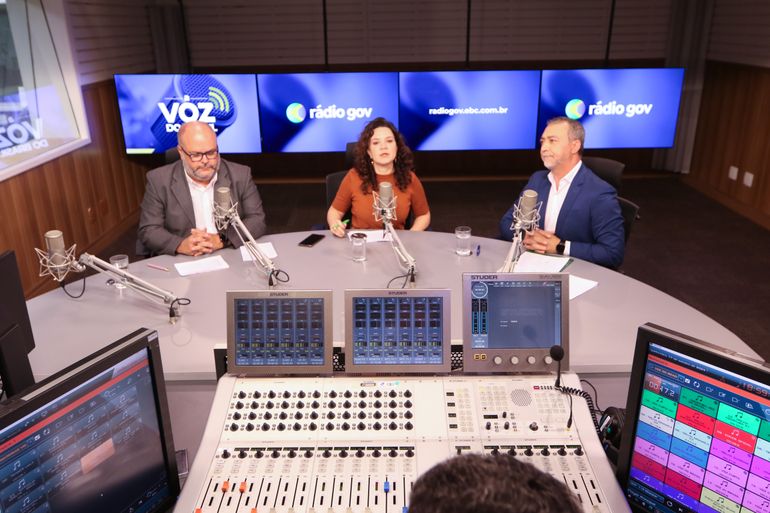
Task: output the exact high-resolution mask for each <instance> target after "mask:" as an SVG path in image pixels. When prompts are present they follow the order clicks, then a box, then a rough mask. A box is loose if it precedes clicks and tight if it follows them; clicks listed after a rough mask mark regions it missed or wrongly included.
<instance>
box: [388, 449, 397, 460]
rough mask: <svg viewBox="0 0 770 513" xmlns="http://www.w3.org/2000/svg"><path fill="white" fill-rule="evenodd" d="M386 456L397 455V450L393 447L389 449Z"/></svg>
mask: <svg viewBox="0 0 770 513" xmlns="http://www.w3.org/2000/svg"><path fill="white" fill-rule="evenodd" d="M388 456H390V457H391V458H395V457H396V456H398V451H396V450H395V449H391V450H390V452H388Z"/></svg>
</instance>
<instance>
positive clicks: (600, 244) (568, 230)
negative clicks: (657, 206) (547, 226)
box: [500, 164, 625, 269]
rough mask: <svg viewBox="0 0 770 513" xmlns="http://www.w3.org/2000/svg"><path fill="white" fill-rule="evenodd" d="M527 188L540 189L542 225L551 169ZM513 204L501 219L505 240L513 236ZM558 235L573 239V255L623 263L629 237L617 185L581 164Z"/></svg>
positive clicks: (611, 263)
mask: <svg viewBox="0 0 770 513" xmlns="http://www.w3.org/2000/svg"><path fill="white" fill-rule="evenodd" d="M524 189H525V190H526V189H533V190H535V191H537V197H538V200H539V201H542V202H543V205H542V207H541V208H540V216H541V217H540V228H543V223H544V222H545V210H546V206H547V203H548V193H549V192H550V191H551V182H549V181H548V171H547V170H543V171H537V172H536V173H534V174H533V175H532V176H531V177H530V179H529V182H528V183H527V185H526V187H524ZM512 223H513V207H511V208H510V209H509V210H508V212H506V213H505V215H504V216H503V218H502V219H501V220H500V233H501V235H502V237H503V238H504V239H505V240H512V239H513V230H511V224H512ZM556 236H557V237H559V239H561V240H563V241H565V242H566V241H570V256H574V257H576V258H580V259H582V260H588V261H589V262H594V263H596V264H599V265H603V266H605V267H610V268H613V269H617V268H618V267H620V264H621V263H623V252H624V249H625V240H624V232H623V216H622V215H621V213H620V204H619V203H618V198H617V193H616V191H615V189H614V188H613V187H612V186H611V185H610V184H608V183H607V182H605V181H604V180H602V179H601V178H599V177H598V176H596V175H595V174H594V173H593V171H591V170H590V169H589V168H587V167H586V166H585V164H583V165H581V166H580V169H579V170H578V172H577V174H576V175H575V178H574V180H573V181H572V184H571V185H570V187H569V192H567V197H566V198H565V200H564V204H563V205H562V207H561V211H560V212H559V217H558V219H557V220H556Z"/></svg>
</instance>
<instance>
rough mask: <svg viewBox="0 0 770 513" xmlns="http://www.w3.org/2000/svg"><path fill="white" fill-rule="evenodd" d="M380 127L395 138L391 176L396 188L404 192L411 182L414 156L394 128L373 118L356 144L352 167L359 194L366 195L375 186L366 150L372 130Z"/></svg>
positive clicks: (372, 167) (384, 121)
mask: <svg viewBox="0 0 770 513" xmlns="http://www.w3.org/2000/svg"><path fill="white" fill-rule="evenodd" d="M380 127H385V128H389V129H390V131H391V132H393V136H394V137H395V138H396V148H398V151H397V152H396V160H395V161H394V162H393V174H394V177H395V179H396V186H398V188H399V189H401V190H402V191H403V190H406V188H407V187H408V186H409V184H410V183H411V181H412V171H413V170H414V156H413V155H412V150H410V149H409V146H407V145H406V141H404V136H402V135H401V132H399V131H398V129H397V128H396V126H395V125H394V124H393V123H391V122H390V121H388V120H387V119H385V118H375V119H373V120H372V121H370V122H369V123H368V124H367V125H366V126H365V127H364V129H363V131H362V132H361V135H360V136H359V137H358V142H357V143H356V154H355V160H354V161H353V162H354V165H355V169H356V172H358V176H360V177H361V181H362V182H363V183H362V184H361V192H363V193H364V194H368V193H369V192H371V191H372V189H374V188H375V186H376V185H377V177H376V173H375V172H374V166H373V165H372V160H371V159H370V158H369V154H368V153H367V150H368V149H369V143H370V142H371V140H372V136H373V135H374V130H375V129H377V128H380Z"/></svg>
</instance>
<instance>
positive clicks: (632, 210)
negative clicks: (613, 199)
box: [618, 196, 639, 244]
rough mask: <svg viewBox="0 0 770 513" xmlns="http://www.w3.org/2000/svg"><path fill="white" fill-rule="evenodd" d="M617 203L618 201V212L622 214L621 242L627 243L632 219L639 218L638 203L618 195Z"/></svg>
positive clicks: (632, 222) (632, 224) (632, 223)
mask: <svg viewBox="0 0 770 513" xmlns="http://www.w3.org/2000/svg"><path fill="white" fill-rule="evenodd" d="M618 203H620V214H621V215H622V216H623V230H624V231H625V237H624V241H623V242H624V244H628V237H629V236H630V235H631V228H633V226H634V221H636V220H637V219H638V218H639V205H637V204H636V203H634V202H633V201H630V200H627V199H626V198H621V197H620V196H618Z"/></svg>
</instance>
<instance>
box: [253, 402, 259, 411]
mask: <svg viewBox="0 0 770 513" xmlns="http://www.w3.org/2000/svg"><path fill="white" fill-rule="evenodd" d="M257 408H259V403H258V402H257V401H251V409H252V410H256V409H257Z"/></svg>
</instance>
